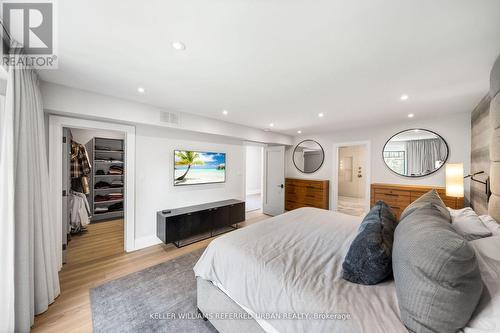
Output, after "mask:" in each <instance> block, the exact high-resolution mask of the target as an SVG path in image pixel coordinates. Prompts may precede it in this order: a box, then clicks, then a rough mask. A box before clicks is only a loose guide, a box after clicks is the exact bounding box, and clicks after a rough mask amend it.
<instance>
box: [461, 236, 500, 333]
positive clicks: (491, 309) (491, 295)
mask: <svg viewBox="0 0 500 333" xmlns="http://www.w3.org/2000/svg"><path fill="white" fill-rule="evenodd" d="M469 244H470V245H471V246H472V248H473V249H474V251H475V252H476V258H477V262H478V265H479V270H480V271H481V279H482V280H483V283H484V288H483V294H482V295H481V298H480V299H479V304H478V305H477V307H476V310H475V311H474V313H473V315H472V318H471V320H470V321H469V322H468V323H467V326H466V327H465V328H463V331H464V332H465V333H479V332H481V333H484V332H500V236H493V237H488V238H483V239H478V240H475V241H472V242H469Z"/></svg>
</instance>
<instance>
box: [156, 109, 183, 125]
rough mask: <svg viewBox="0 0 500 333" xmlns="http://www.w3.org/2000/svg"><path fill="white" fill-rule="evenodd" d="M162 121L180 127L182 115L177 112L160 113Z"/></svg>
mask: <svg viewBox="0 0 500 333" xmlns="http://www.w3.org/2000/svg"><path fill="white" fill-rule="evenodd" d="M160 121H161V122H163V123H169V124H172V125H179V122H180V114H178V113H175V112H167V111H160Z"/></svg>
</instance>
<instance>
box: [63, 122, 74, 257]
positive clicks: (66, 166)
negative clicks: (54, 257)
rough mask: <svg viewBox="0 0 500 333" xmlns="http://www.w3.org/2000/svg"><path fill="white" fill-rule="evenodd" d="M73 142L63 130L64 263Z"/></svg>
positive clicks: (70, 136) (69, 131)
mask: <svg viewBox="0 0 500 333" xmlns="http://www.w3.org/2000/svg"><path fill="white" fill-rule="evenodd" d="M71 140H73V135H72V134H71V130H70V129H69V128H66V127H64V128H63V141H62V144H63V149H62V154H63V157H62V163H63V166H62V196H63V200H62V210H63V211H62V218H63V223H62V262H63V264H65V263H66V259H67V247H68V234H69V231H70V230H69V225H70V221H69V220H70V213H69V211H70V206H69V191H70V190H71V180H70V179H71V178H70V173H71V170H70V169H71V162H70V159H71V157H70V156H71Z"/></svg>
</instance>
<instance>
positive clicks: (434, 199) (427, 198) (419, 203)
mask: <svg viewBox="0 0 500 333" xmlns="http://www.w3.org/2000/svg"><path fill="white" fill-rule="evenodd" d="M428 203H431V204H433V205H435V206H436V207H437V208H438V209H439V210H442V212H443V213H444V214H445V215H447V216H448V223H449V222H451V218H450V213H449V211H448V209H447V208H446V205H445V204H444V202H443V200H441V197H440V196H439V194H438V193H437V192H436V190H435V189H432V190H430V191H429V192H427V193H425V194H424V195H422V196H421V197H420V198H418V199H417V200H415V201H413V202H412V203H411V204H410V205H409V206H408V207H406V208H405V210H404V211H403V213H402V214H401V216H400V218H399V220H400V221H401V220H403V219H404V218H405V217H406V216H408V215H410V214H411V213H412V212H414V211H415V210H417V209H418V208H420V207H423V206H426V205H427V204H428Z"/></svg>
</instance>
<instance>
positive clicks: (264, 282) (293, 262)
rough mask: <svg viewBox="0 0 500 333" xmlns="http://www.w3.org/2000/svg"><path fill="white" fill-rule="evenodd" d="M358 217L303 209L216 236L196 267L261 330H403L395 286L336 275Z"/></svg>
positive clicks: (198, 273)
mask: <svg viewBox="0 0 500 333" xmlns="http://www.w3.org/2000/svg"><path fill="white" fill-rule="evenodd" d="M360 223H361V218H360V217H354V216H349V215H345V214H341V213H337V212H332V211H327V210H322V209H315V208H301V209H297V210H294V211H292V212H289V213H286V214H283V215H280V216H277V217H274V218H272V219H269V220H266V221H263V222H260V223H256V224H254V225H251V226H248V227H245V228H243V229H239V230H237V231H234V232H231V233H229V234H226V235H224V236H221V237H219V238H217V239H215V240H214V241H212V242H211V243H210V245H209V246H208V247H207V249H206V250H205V252H204V253H203V255H202V256H201V258H200V259H199V261H198V262H197V264H196V265H195V267H194V271H195V275H196V276H197V277H201V278H203V279H205V280H209V281H212V282H213V283H214V284H215V285H216V286H218V287H219V288H220V289H221V290H222V291H223V292H224V293H226V294H227V295H228V296H229V297H230V298H231V299H233V300H234V301H235V302H236V303H237V304H238V305H240V306H241V307H242V308H243V309H245V310H246V311H247V312H249V313H250V314H252V315H253V316H255V318H256V320H257V322H258V323H259V324H260V325H261V327H262V328H263V329H264V330H265V331H266V332H333V333H335V332H339V333H340V332H342V333H360V332H380V333H385V332H393V333H398V332H402V333H403V332H405V333H406V332H407V330H406V329H405V327H404V325H403V324H402V322H401V321H400V319H399V308H398V303H397V298H396V290H395V286H394V282H393V281H392V280H388V281H386V282H383V283H380V284H378V285H375V286H362V285H357V284H354V283H350V282H348V281H345V280H343V279H342V277H341V273H342V262H343V259H344V257H345V255H346V253H347V251H348V249H349V245H350V243H351V241H352V240H353V238H354V237H355V235H356V231H357V229H358V226H359V224H360Z"/></svg>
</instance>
